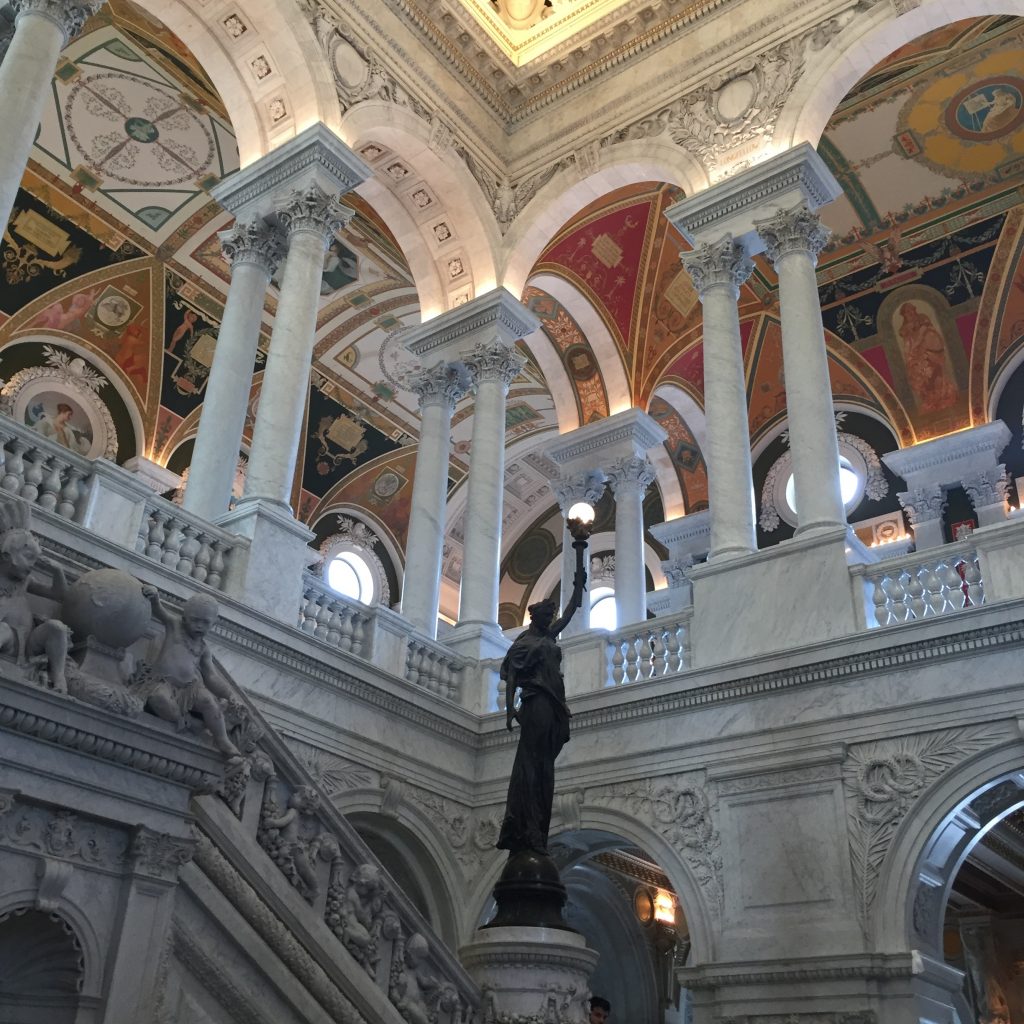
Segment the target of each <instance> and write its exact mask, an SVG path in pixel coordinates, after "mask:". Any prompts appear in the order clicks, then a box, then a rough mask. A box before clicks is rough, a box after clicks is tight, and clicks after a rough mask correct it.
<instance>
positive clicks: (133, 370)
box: [109, 323, 149, 391]
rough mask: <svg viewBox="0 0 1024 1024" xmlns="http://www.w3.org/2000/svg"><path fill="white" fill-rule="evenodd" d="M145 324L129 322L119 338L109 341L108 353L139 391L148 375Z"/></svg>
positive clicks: (147, 345)
mask: <svg viewBox="0 0 1024 1024" xmlns="http://www.w3.org/2000/svg"><path fill="white" fill-rule="evenodd" d="M146 331H147V328H146V325H145V324H138V323H135V324H129V325H128V326H127V327H126V328H125V330H124V334H122V335H121V336H120V337H119V338H116V339H114V341H113V342H111V343H110V345H109V349H110V354H111V356H113V358H114V362H116V363H117V365H118V366H120V367H121V369H122V371H123V372H124V374H125V376H126V377H127V378H128V379H129V380H130V381H131V382H132V383H133V384H135V385H136V387H138V388H139V390H140V391H141V390H142V389H143V388H145V386H146V380H147V378H148V377H149V360H148V359H147V358H146V355H147V353H146V350H147V348H148V347H149V339H148V338H147V337H146Z"/></svg>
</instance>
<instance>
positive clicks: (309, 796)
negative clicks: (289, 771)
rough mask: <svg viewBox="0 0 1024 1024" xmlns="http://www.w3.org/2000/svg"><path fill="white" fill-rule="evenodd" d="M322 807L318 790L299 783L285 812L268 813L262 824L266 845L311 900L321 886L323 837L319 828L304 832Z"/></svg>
mask: <svg viewBox="0 0 1024 1024" xmlns="http://www.w3.org/2000/svg"><path fill="white" fill-rule="evenodd" d="M271 806H273V805H271ZM319 807H320V796H319V794H318V793H317V791H316V790H315V789H312V788H311V787H310V786H299V787H298V788H297V789H296V790H295V791H294V792H293V793H292V795H291V796H290V797H289V798H288V808H287V810H285V812H284V814H281V815H277V814H270V815H265V816H264V819H263V821H262V822H261V826H260V827H261V830H262V831H263V833H264V836H265V838H264V845H265V847H266V848H267V849H268V852H269V853H270V855H271V856H272V857H273V858H274V861H275V862H276V863H277V865H278V866H279V867H280V868H281V869H282V870H283V871H284V872H285V874H287V875H288V876H289V878H290V879H291V882H292V884H293V885H294V886H295V887H296V888H297V889H299V890H300V891H301V892H303V893H304V894H305V895H306V896H307V898H309V899H312V898H313V897H314V896H315V895H316V894H317V892H318V890H319V888H320V883H319V881H318V879H317V877H316V868H315V867H314V865H315V864H316V860H317V857H318V856H319V854H320V844H321V842H322V841H323V836H322V835H321V834H320V831H319V829H317V831H316V833H315V834H313V835H306V834H304V833H305V832H306V831H307V830H306V828H305V827H304V826H305V824H306V823H304V822H303V818H304V816H306V815H312V814H316V812H317V810H318V809H319ZM268 809H269V808H268Z"/></svg>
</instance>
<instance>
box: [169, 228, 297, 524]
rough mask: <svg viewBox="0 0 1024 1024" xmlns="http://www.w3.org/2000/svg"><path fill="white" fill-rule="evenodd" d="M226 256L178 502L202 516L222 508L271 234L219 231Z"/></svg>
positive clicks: (227, 497)
mask: <svg viewBox="0 0 1024 1024" xmlns="http://www.w3.org/2000/svg"><path fill="white" fill-rule="evenodd" d="M221 241H222V243H223V245H224V253H225V255H226V256H227V257H228V259H230V260H231V267H232V269H231V285H230V287H229V288H228V301H227V304H226V305H225V307H224V319H223V320H222V321H221V325H220V331H219V333H218V335H217V346H216V349H215V350H214V353H213V365H212V366H211V367H210V379H209V381H208V382H207V385H206V397H205V399H204V401H203V411H202V415H201V417H200V420H199V433H198V434H197V436H196V446H195V451H194V452H193V455H192V462H191V465H190V466H189V474H188V486H187V487H186V488H185V499H184V506H185V508H186V509H188V510H189V511H190V512H194V513H195V514H196V515H199V516H202V517H203V518H204V519H210V520H213V519H216V518H217V517H218V516H220V515H223V514H224V513H225V512H226V511H227V510H228V505H229V503H230V501H231V487H232V484H233V483H234V479H235V469H236V466H237V464H238V450H239V448H240V446H241V443H242V432H243V430H244V428H245V411H246V408H247V406H248V404H249V393H250V390H251V388H252V370H253V364H254V362H255V359H256V350H257V346H258V344H259V336H260V323H261V320H262V316H263V306H264V302H265V301H266V293H267V285H268V284H269V283H270V278H271V275H272V274H273V271H274V264H275V262H276V255H277V245H278V243H277V240H276V238H275V237H274V236H273V235H272V234H271V233H270V232H269V231H268V230H267V229H266V228H263V227H262V226H261V225H260V224H257V223H252V224H249V225H239V226H238V227H236V228H235V229H234V230H232V231H226V232H224V233H223V234H222V235H221Z"/></svg>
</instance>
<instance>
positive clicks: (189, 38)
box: [122, 0, 341, 167]
mask: <svg viewBox="0 0 1024 1024" xmlns="http://www.w3.org/2000/svg"><path fill="white" fill-rule="evenodd" d="M122 6H123V3H122ZM136 6H137V7H138V8H139V9H141V10H142V11H143V12H144V13H145V14H146V15H148V16H149V17H150V18H151V19H152V20H153V22H154V26H155V27H157V28H162V27H163V26H166V27H167V28H168V29H170V30H171V32H173V33H174V34H175V35H177V36H178V37H179V38H180V39H181V40H182V42H184V43H185V45H186V46H188V48H189V49H190V50H191V51H192V54H193V55H194V56H195V58H196V59H197V60H198V62H199V64H200V65H201V66H202V67H203V69H204V71H205V72H206V73H207V74H208V75H209V77H210V80H211V81H212V82H213V84H214V85H215V86H216V88H217V91H218V92H219V94H220V98H221V100H222V101H223V103H224V106H225V108H226V110H227V113H228V116H229V117H230V119H231V124H232V127H233V128H234V130H235V132H236V134H237V137H238V148H239V157H240V162H241V166H243V167H245V166H247V165H248V164H250V163H252V162H253V161H255V160H257V159H258V158H259V157H261V156H263V155H265V154H266V153H269V152H270V151H271V150H272V149H274V148H276V147H277V146H279V145H280V144H281V143H283V142H286V141H287V140H288V139H290V138H292V137H293V136H295V135H297V134H298V133H299V132H301V131H302V130H303V129H305V128H308V127H309V126H310V125H312V124H315V123H316V122H317V121H323V122H324V124H326V125H327V126H328V127H329V128H331V129H332V130H334V131H339V128H340V121H341V109H340V106H339V104H338V99H337V95H336V92H335V88H334V81H333V76H332V74H331V71H330V68H329V66H328V64H327V61H326V59H325V58H324V56H323V54H322V52H321V51H320V49H319V47H318V45H317V43H316V39H315V38H314V36H313V32H312V30H311V29H310V27H309V26H308V25H307V24H306V22H305V20H303V19H300V18H296V17H289V9H288V7H287V6H285V5H282V4H280V3H275V2H274V0H247V2H246V4H245V5H244V8H243V7H239V6H238V5H237V4H234V3H229V2H225V0H220V2H215V3H213V4H210V5H209V6H207V7H201V8H200V9H199V10H194V9H193V8H192V7H191V6H190V5H187V4H185V3H184V2H183V0H138V2H137V5H136Z"/></svg>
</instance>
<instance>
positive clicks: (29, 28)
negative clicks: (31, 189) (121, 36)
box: [0, 0, 99, 225]
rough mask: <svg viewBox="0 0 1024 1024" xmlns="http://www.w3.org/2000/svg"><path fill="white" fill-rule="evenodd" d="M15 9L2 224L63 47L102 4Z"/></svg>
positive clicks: (3, 71)
mask: <svg viewBox="0 0 1024 1024" xmlns="http://www.w3.org/2000/svg"><path fill="white" fill-rule="evenodd" d="M14 7H15V10H16V11H17V12H18V13H17V23H16V28H15V31H14V36H13V38H12V39H11V41H10V45H9V46H8V48H7V53H6V55H5V56H4V59H3V63H2V64H0V96H2V97H3V103H2V104H0V139H2V140H3V144H2V145H0V225H6V224H7V222H8V221H9V220H10V219H11V210H13V209H14V201H15V198H16V197H17V195H18V187H19V186H20V185H21V177H22V175H23V174H24V173H25V167H26V166H27V165H28V158H29V154H30V153H31V152H32V143H33V142H34V141H35V137H36V130H37V129H38V128H39V120H40V118H41V117H42V113H43V106H44V104H45V103H46V100H47V97H48V96H51V95H52V93H51V91H50V80H51V79H52V78H53V72H54V68H56V66H57V58H58V57H59V56H60V51H61V50H62V49H63V48H64V46H65V45H66V44H67V42H68V40H69V39H70V38H71V37H72V36H73V35H74V34H75V33H76V32H77V31H79V30H80V29H81V26H82V23H83V22H84V21H85V17H86V16H87V15H88V14H91V13H92V11H93V10H95V9H96V8H98V7H99V4H93V5H78V4H67V5H64V6H60V5H58V4H56V3H54V2H53V0H50V2H48V3H45V2H41V0H32V2H25V0H21V2H16V3H15V5H14Z"/></svg>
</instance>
